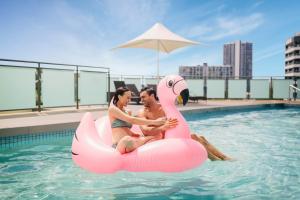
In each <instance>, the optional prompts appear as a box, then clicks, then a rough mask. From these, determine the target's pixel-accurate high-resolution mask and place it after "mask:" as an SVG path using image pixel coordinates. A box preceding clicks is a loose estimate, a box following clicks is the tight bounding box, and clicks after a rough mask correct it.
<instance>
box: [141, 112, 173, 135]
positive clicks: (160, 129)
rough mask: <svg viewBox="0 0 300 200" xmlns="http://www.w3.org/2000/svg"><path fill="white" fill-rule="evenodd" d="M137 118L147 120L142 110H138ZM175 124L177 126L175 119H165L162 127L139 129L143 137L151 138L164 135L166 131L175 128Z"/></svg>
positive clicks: (143, 127) (142, 127)
mask: <svg viewBox="0 0 300 200" xmlns="http://www.w3.org/2000/svg"><path fill="white" fill-rule="evenodd" d="M138 117H141V118H144V119H147V118H146V115H145V112H144V110H140V112H139V114H138ZM177 124H178V121H177V119H167V120H166V122H165V124H164V125H161V126H152V125H150V126H147V125H142V126H140V129H141V130H142V132H143V134H144V135H146V136H152V135H157V134H160V133H164V132H165V131H166V130H168V129H171V128H174V127H175V126H177Z"/></svg>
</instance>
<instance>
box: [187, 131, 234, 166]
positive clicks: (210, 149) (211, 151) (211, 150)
mask: <svg viewBox="0 0 300 200" xmlns="http://www.w3.org/2000/svg"><path fill="white" fill-rule="evenodd" d="M191 137H192V139H194V140H196V141H198V142H200V143H201V144H202V145H203V146H204V147H205V149H206V151H207V154H208V158H209V159H210V160H212V161H214V160H231V158H230V157H228V156H226V155H225V154H223V153H222V152H221V151H219V150H218V149H217V148H216V147H214V146H213V145H212V144H210V143H209V142H208V141H207V140H206V139H205V137H203V136H198V135H197V134H192V135H191Z"/></svg>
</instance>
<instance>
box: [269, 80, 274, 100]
mask: <svg viewBox="0 0 300 200" xmlns="http://www.w3.org/2000/svg"><path fill="white" fill-rule="evenodd" d="M269 98H270V99H273V79H272V76H271V77H270V84H269Z"/></svg>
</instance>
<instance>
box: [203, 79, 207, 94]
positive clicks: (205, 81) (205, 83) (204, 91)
mask: <svg viewBox="0 0 300 200" xmlns="http://www.w3.org/2000/svg"><path fill="white" fill-rule="evenodd" d="M203 94H204V97H205V98H206V99H207V76H204V84H203Z"/></svg>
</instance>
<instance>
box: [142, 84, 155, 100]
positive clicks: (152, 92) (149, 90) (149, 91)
mask: <svg viewBox="0 0 300 200" xmlns="http://www.w3.org/2000/svg"><path fill="white" fill-rule="evenodd" d="M144 91H146V92H147V94H148V95H149V96H151V95H152V94H153V96H154V98H155V100H156V101H158V97H157V95H156V91H155V90H154V89H153V88H150V87H144V88H142V89H141V91H140V93H142V92H144Z"/></svg>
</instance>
